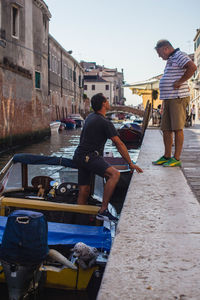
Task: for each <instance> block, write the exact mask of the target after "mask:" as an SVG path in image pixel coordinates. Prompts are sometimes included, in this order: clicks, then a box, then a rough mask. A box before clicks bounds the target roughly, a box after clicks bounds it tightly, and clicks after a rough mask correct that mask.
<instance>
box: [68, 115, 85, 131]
mask: <svg viewBox="0 0 200 300" xmlns="http://www.w3.org/2000/svg"><path fill="white" fill-rule="evenodd" d="M69 118H70V119H72V120H74V121H75V122H76V128H80V127H83V124H84V119H83V118H82V117H81V115H80V114H71V115H69Z"/></svg>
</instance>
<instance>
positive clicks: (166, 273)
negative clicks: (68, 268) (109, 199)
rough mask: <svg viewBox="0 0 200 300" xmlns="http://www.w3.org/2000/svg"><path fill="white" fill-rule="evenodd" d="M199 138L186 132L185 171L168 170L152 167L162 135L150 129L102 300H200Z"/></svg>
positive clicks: (192, 131) (193, 131) (197, 130)
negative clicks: (140, 168)
mask: <svg viewBox="0 0 200 300" xmlns="http://www.w3.org/2000/svg"><path fill="white" fill-rule="evenodd" d="M199 135H200V126H199V125H198V124H197V125H196V126H194V127H191V128H186V129H185V143H184V150H183V155H182V163H183V166H182V168H179V167H176V168H164V167H163V166H153V165H152V163H151V162H152V160H155V159H157V158H158V157H159V156H161V155H162V154H163V143H162V135H161V133H160V131H159V130H155V129H149V130H147V131H146V133H145V137H144V141H143V145H142V148H141V151H140V154H139V158H138V165H140V166H141V167H142V168H143V169H144V173H143V174H137V173H134V175H133V177H132V180H131V183H130V186H129V190H128V193H127V197H126V199H125V202H124V206H123V209H122V213H121V217H120V220H119V223H118V226H117V234H116V237H115V240H114V243H113V246H112V250H111V253H110V256H109V260H108V263H107V266H106V270H105V273H104V276H103V280H102V285H101V288H100V291H99V294H98V297H97V299H98V300H107V299H110V300H118V299H120V300H121V299H126V300H175V299H177V300H200V284H199V279H200V205H199V202H198V200H197V198H196V196H195V194H194V193H193V191H192V190H191V188H190V185H191V187H192V189H193V190H194V191H195V193H196V194H197V195H198V193H199V192H200V189H199V182H198V176H199V174H200V154H199V153H200V147H199V146H200V138H199ZM183 172H184V174H186V176H187V179H186V177H185V176H184V174H183ZM187 180H188V182H187ZM188 183H189V184H190V185H189V184H188Z"/></svg>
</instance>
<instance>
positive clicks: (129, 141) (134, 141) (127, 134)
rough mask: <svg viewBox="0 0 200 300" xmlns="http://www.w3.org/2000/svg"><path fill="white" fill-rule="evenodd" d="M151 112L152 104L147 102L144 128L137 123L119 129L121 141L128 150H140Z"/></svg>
mask: <svg viewBox="0 0 200 300" xmlns="http://www.w3.org/2000/svg"><path fill="white" fill-rule="evenodd" d="M150 112H151V104H150V102H149V101H147V105H146V108H145V112H144V116H143V123H142V126H140V125H139V124H136V123H129V126H128V124H124V125H123V126H122V127H121V128H120V129H118V134H119V137H120V139H121V140H122V141H123V142H124V143H125V145H126V146H127V147H128V148H139V147H140V146H141V144H142V140H143V137H144V134H145V130H146V128H147V126H148V122H149V118H150Z"/></svg>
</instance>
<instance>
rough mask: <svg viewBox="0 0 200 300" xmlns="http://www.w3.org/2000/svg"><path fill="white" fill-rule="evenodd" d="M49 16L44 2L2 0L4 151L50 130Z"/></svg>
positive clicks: (0, 127)
mask: <svg viewBox="0 0 200 300" xmlns="http://www.w3.org/2000/svg"><path fill="white" fill-rule="evenodd" d="M49 17H50V13H49V11H48V9H47V7H46V5H45V4H44V2H43V1H40V0H28V1H27V0H26V1H25V0H19V1H17V2H15V1H12V0H11V1H10V0H4V1H1V30H0V33H1V38H2V40H3V41H4V42H5V44H4V47H0V83H1V88H0V150H2V148H4V147H6V146H8V145H13V144H15V142H16V143H18V142H19V141H21V140H22V139H23V138H25V137H26V136H29V137H31V136H34V135H37V133H38V134H39V133H41V132H42V131H45V132H46V131H47V130H48V127H49V120H50V117H48V101H49V99H48V43H47V41H48V20H49ZM44 20H46V23H44ZM45 26H46V27H45ZM44 32H45V33H46V34H43V33H44ZM45 37H46V40H45ZM35 71H38V73H39V74H40V83H41V85H40V88H39V89H36V86H35Z"/></svg>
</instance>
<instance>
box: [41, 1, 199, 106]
mask: <svg viewBox="0 0 200 300" xmlns="http://www.w3.org/2000/svg"><path fill="white" fill-rule="evenodd" d="M44 1H45V3H46V4H47V6H48V7H49V10H50V12H51V14H52V18H51V20H50V33H51V34H52V35H53V37H54V38H55V39H56V40H57V41H58V42H59V43H60V44H61V45H62V46H63V47H64V48H65V49H66V50H72V51H73V53H72V56H74V58H75V59H77V60H78V61H80V60H85V61H93V62H96V63H97V64H99V65H104V66H106V67H108V68H117V69H118V70H119V71H121V69H123V70H124V78H125V81H126V83H133V82H136V81H142V80H146V79H149V78H151V77H153V76H156V75H159V74H161V73H162V72H163V69H164V66H165V62H164V61H162V59H161V58H159V57H158V56H157V53H156V51H155V50H154V47H155V44H156V42H157V40H159V39H163V38H165V39H168V40H170V41H171V43H172V44H173V46H174V47H175V48H176V47H180V48H181V50H183V51H185V52H187V53H192V52H193V48H194V47H193V39H194V37H195V35H196V29H198V28H200V17H199V14H200V0H190V1H189V0H176V1H175V0H168V1H164V0H140V1H136V0H123V1H122V0H101V1H97V0H84V1H83V0H73V1H68V0H44ZM125 96H126V98H127V102H128V103H132V104H133V105H135V104H137V103H138V100H137V98H136V97H134V96H132V95H131V93H130V91H128V89H125ZM139 102H140V100H139Z"/></svg>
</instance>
